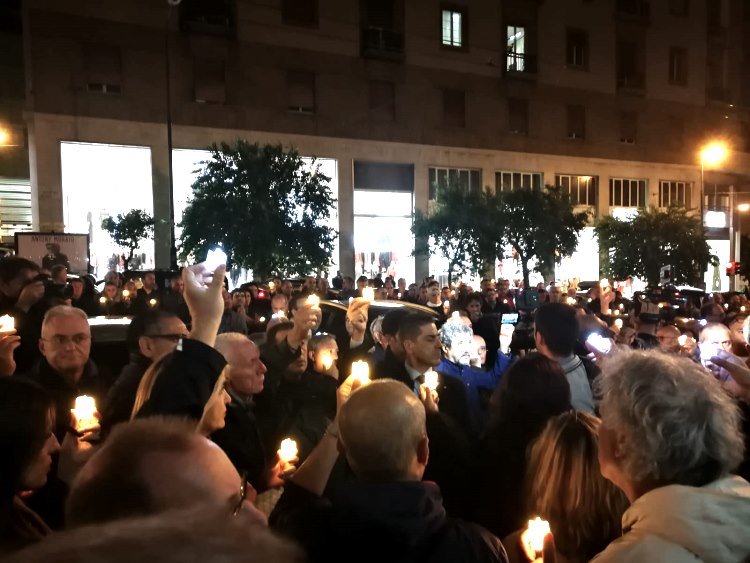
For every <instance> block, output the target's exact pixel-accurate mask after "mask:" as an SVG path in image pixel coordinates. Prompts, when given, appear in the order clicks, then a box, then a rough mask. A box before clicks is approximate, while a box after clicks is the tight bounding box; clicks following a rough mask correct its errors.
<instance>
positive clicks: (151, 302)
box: [148, 299, 156, 307]
mask: <svg viewBox="0 0 750 563" xmlns="http://www.w3.org/2000/svg"><path fill="white" fill-rule="evenodd" d="M148 304H149V305H150V306H151V307H156V299H149V301H148Z"/></svg>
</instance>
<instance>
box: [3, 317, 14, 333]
mask: <svg viewBox="0 0 750 563" xmlns="http://www.w3.org/2000/svg"><path fill="white" fill-rule="evenodd" d="M14 330H16V319H14V318H13V317H11V316H10V315H3V316H2V317H0V332H13V331H14Z"/></svg>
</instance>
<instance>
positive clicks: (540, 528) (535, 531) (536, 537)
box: [526, 516, 550, 553]
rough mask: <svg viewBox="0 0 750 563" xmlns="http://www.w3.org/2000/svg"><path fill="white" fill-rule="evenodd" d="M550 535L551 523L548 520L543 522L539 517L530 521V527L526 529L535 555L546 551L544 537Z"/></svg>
mask: <svg viewBox="0 0 750 563" xmlns="http://www.w3.org/2000/svg"><path fill="white" fill-rule="evenodd" d="M549 533H550V527H549V522H547V521H546V520H542V519H541V518H539V516H537V517H536V518H534V519H533V520H529V527H528V528H526V540H527V541H528V542H529V545H530V546H531V549H533V550H534V552H535V553H542V551H544V537H545V536H546V535H547V534H549Z"/></svg>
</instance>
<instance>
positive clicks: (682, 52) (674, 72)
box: [669, 47, 687, 86]
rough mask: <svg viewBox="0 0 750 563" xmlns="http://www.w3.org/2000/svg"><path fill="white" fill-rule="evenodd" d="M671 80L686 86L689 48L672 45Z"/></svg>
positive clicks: (670, 51) (670, 55) (670, 53)
mask: <svg viewBox="0 0 750 563" xmlns="http://www.w3.org/2000/svg"><path fill="white" fill-rule="evenodd" d="M669 82H670V83H671V84H679V85H680V86H685V85H686V84H687V49H684V48H682V47H670V49H669Z"/></svg>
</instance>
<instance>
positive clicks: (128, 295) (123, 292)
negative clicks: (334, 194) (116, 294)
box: [122, 289, 130, 299]
mask: <svg viewBox="0 0 750 563" xmlns="http://www.w3.org/2000/svg"><path fill="white" fill-rule="evenodd" d="M122 296H123V297H124V298H125V299H127V298H128V297H130V292H129V291H128V290H127V289H123V290H122Z"/></svg>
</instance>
